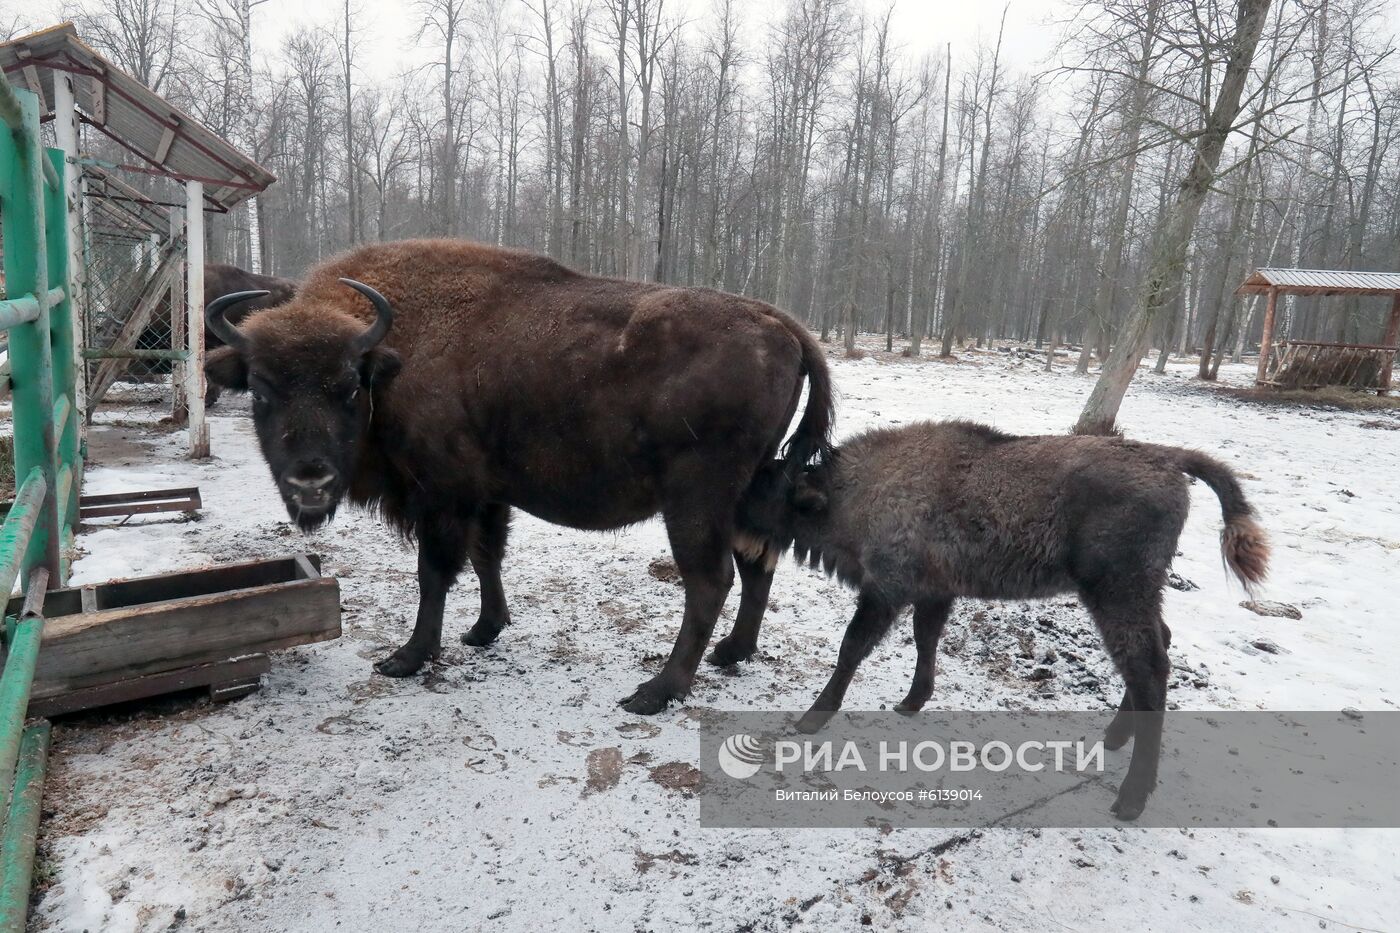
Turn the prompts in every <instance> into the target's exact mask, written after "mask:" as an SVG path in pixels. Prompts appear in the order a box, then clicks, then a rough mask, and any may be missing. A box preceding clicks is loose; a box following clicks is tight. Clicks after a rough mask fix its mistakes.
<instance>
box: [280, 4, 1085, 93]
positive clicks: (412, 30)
mask: <svg viewBox="0 0 1400 933" xmlns="http://www.w3.org/2000/svg"><path fill="white" fill-rule="evenodd" d="M353 2H357V3H358V4H359V7H360V9H361V11H362V12H361V13H360V15H359V17H358V19H359V21H360V23H361V24H362V25H361V42H362V47H361V48H362V51H361V54H360V60H361V61H362V62H363V63H364V70H365V72H366V74H367V76H368V77H371V78H378V77H388V76H390V75H392V74H394V73H395V72H397V71H400V70H402V69H403V68H404V67H406V66H408V65H409V64H411V62H412V59H413V53H414V45H415V43H414V36H415V34H416V32H417V25H418V14H417V13H416V11H415V9H414V6H415V5H414V3H413V2H412V0H353ZM854 2H855V3H856V5H857V6H860V5H864V6H865V7H866V8H867V9H869V10H871V11H883V10H885V9H886V8H887V7H888V5H889V3H888V0H854ZM783 6H784V3H783V2H782V0H745V2H741V3H740V4H739V8H740V10H741V11H742V12H741V17H742V21H743V24H744V31H743V33H742V36H743V41H744V45H745V46H746V47H748V48H750V49H753V48H756V47H758V46H759V45H760V44H761V42H762V40H763V37H764V34H765V32H766V30H767V26H768V19H769V17H771V16H772V15H774V14H775V12H776V11H780V10H781V9H782V7H783ZM342 8H343V0H271V2H269V3H265V4H263V5H262V6H259V7H257V8H256V9H255V10H254V13H253V27H254V35H255V41H256V43H257V45H258V47H259V48H261V49H262V50H263V51H264V53H266V52H271V51H275V50H276V48H277V46H278V45H279V43H280V42H281V40H282V37H283V36H284V35H285V34H286V33H287V32H289V31H291V30H292V29H295V28H296V27H297V26H298V25H303V24H304V25H307V26H329V25H333V24H336V23H338V22H339V21H340V16H341V10H342ZM666 8H667V9H668V10H675V11H677V12H678V13H680V14H682V15H684V16H685V18H686V19H687V20H688V21H690V22H691V23H694V24H696V25H697V26H703V25H704V23H705V20H706V17H707V15H708V13H709V11H710V9H711V3H710V0H667V3H666ZM1057 9H1062V4H1061V3H1060V2H1058V0H1012V2H1011V4H1010V7H1009V10H1008V13H1007V17H1006V34H1005V38H1004V41H1003V49H1004V54H1005V58H1006V60H1007V61H1008V62H1009V63H1011V64H1012V66H1013V67H1017V68H1021V69H1030V68H1033V67H1035V66H1037V65H1038V64H1039V63H1040V62H1041V61H1042V60H1044V59H1045V58H1046V56H1048V55H1049V53H1050V51H1051V46H1052V43H1053V40H1054V32H1055V30H1054V29H1053V28H1051V26H1050V21H1051V20H1052V18H1053V11H1055V10H1057ZM1001 12H1002V6H1001V5H1000V4H999V3H997V2H996V0H990V2H979V0H896V2H895V4H894V24H895V28H894V29H893V30H892V31H893V32H894V35H895V37H896V41H897V42H898V43H899V44H900V45H902V46H903V47H904V48H905V49H906V51H907V52H908V53H909V54H910V55H911V56H912V57H914V58H918V57H919V56H920V55H922V54H923V53H924V52H926V51H930V50H933V49H938V48H941V47H942V46H943V45H944V44H945V43H948V42H951V43H952V44H953V55H954V57H955V58H960V57H961V56H962V55H965V54H968V53H969V52H970V51H971V50H972V49H973V48H974V47H975V46H976V44H977V42H978V41H979V40H983V39H984V40H985V41H986V42H987V43H988V44H991V43H993V42H995V41H996V34H997V27H998V25H999V21H1000V19H1001Z"/></svg>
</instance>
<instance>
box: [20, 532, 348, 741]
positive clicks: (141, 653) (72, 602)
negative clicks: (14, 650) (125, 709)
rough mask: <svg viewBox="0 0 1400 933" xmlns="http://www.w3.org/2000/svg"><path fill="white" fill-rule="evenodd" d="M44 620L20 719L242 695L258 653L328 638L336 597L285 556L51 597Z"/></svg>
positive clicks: (262, 660)
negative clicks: (140, 702)
mask: <svg viewBox="0 0 1400 933" xmlns="http://www.w3.org/2000/svg"><path fill="white" fill-rule="evenodd" d="M21 602H22V600H19V599H15V600H11V601H10V604H9V608H8V610H7V612H8V614H11V615H16V614H18V613H19V612H20V609H21ZM44 616H45V622H44V634H43V643H42V650H41V651H40V652H39V660H38V664H37V666H36V667H35V671H34V686H33V689H32V691H31V693H30V702H29V715H31V716H52V715H55V714H58V713H70V712H74V711H76V710H82V709H90V708H92V707H97V706H106V705H109V704H112V703H120V702H125V701H127V700H137V699H143V698H146V697H152V696H159V695H161V694H166V693H173V692H176V691H180V690H188V689H191V688H197V687H208V688H209V690H210V695H211V696H213V697H214V698H215V699H231V698H233V697H235V696H242V695H243V694H245V693H248V692H250V691H252V690H254V689H256V688H257V685H258V678H259V677H260V676H261V675H262V674H264V673H266V672H267V670H268V660H267V652H269V651H274V650H276V649H278V648H290V647H292V646H294V645H305V644H310V643H312V642H318V641H328V640H330V639H332V638H338V637H339V636H340V587H339V584H338V583H337V582H336V580H335V579H334V578H333V577H323V576H321V564H320V559H319V558H317V557H314V556H309V555H297V556H294V557H285V558H280V559H276V560H256V561H248V562H246V563H238V564H225V565H221V566H217V567H208V568H205V569H202V570H191V571H185V572H182V573H168V574H161V575H159V576H154V577H141V578H137V579H131V580H113V581H111V582H108V583H99V584H97V585H95V586H84V587H73V588H68V589H59V590H51V591H49V593H48V595H47V598H46V600H45V602H44Z"/></svg>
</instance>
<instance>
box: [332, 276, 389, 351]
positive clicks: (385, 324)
mask: <svg viewBox="0 0 1400 933" xmlns="http://www.w3.org/2000/svg"><path fill="white" fill-rule="evenodd" d="M340 281H341V282H343V283H344V284H346V285H349V286H350V287H351V288H353V289H354V290H355V291H357V292H359V293H360V294H361V295H364V296H365V297H366V298H368V299H369V303H370V304H372V305H374V312H375V319H374V323H373V324H371V325H370V326H369V329H368V330H366V331H365V332H364V333H363V334H361V335H360V336H358V337H356V338H355V347H356V349H358V350H359V351H360V352H361V353H366V352H368V351H369V350H370V349H372V348H374V347H375V346H378V344H379V341H381V340H383V339H384V338H385V337H386V336H388V334H389V328H390V327H392V326H393V324H394V309H393V307H391V306H390V304H389V299H387V298H385V297H384V296H383V295H381V294H379V292H377V291H375V290H374V289H372V288H370V287H369V286H368V285H366V284H365V283H364V282H356V281H355V280H354V279H341V280H340Z"/></svg>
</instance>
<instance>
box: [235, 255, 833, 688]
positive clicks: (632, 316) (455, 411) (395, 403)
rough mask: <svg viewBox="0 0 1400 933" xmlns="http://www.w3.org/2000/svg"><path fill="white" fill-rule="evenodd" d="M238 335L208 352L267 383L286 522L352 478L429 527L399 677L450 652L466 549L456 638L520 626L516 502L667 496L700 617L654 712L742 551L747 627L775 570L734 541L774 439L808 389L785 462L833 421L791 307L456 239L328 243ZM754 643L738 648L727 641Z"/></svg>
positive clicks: (576, 517) (618, 511)
mask: <svg viewBox="0 0 1400 933" xmlns="http://www.w3.org/2000/svg"><path fill="white" fill-rule="evenodd" d="M342 276H344V277H348V278H353V279H356V280H358V281H360V282H363V283H365V284H367V285H369V286H371V287H372V288H374V289H377V290H378V291H379V292H380V293H382V294H383V296H384V297H385V298H387V300H388V302H389V303H390V304H391V305H392V306H393V312H394V315H393V326H392V329H391V330H390V331H389V333H388V337H387V338H386V339H384V341H383V342H382V343H381V344H380V345H378V346H374V347H371V348H369V349H368V350H364V351H360V350H357V349H356V347H355V341H356V339H357V335H359V334H361V333H362V332H364V331H365V330H366V325H367V324H368V323H369V322H370V321H371V320H373V319H374V312H373V311H372V310H371V308H370V307H369V305H368V304H367V302H366V301H365V299H364V298H362V297H360V296H359V295H357V294H356V293H355V292H353V291H351V290H350V289H349V288H347V287H346V286H345V285H344V284H342V283H341V282H340V281H339V279H340V278H341V277H342ZM243 335H244V336H245V337H246V345H245V346H242V347H241V348H234V347H228V348H225V349H223V350H219V351H217V352H216V353H214V354H211V355H210V357H209V360H208V364H207V369H208V372H209V377H210V379H211V380H212V381H214V382H216V383H218V384H220V385H224V386H227V387H230V388H235V389H248V388H251V390H252V391H253V392H254V395H255V399H254V412H253V413H254V419H255V422H256V425H257V430H258V437H259V440H260V442H261V445H262V449H263V453H264V455H265V457H266V458H267V460H268V463H269V465H270V466H271V468H272V471H273V476H274V477H275V479H276V480H277V483H278V486H279V488H280V490H281V491H282V494H283V498H284V499H285V501H286V503H287V507H288V510H289V512H290V513H291V514H292V515H293V517H294V518H296V520H297V521H298V522H299V523H300V524H301V525H302V526H303V527H305V528H312V527H315V526H317V525H319V524H320V523H321V522H324V521H326V520H327V519H329V518H330V517H331V515H332V514H333V513H334V511H335V508H336V505H337V504H338V502H339V501H340V499H341V498H342V497H344V496H346V495H348V496H349V498H350V500H351V501H352V502H355V503H358V504H361V505H366V506H369V507H373V508H377V509H378V510H379V511H380V512H381V513H382V514H383V516H384V517H385V518H386V519H387V520H388V521H389V522H390V523H391V524H392V525H393V526H394V527H396V528H397V529H398V530H399V531H400V532H401V533H403V534H404V535H405V536H407V537H409V538H413V539H416V540H417V542H418V544H419V561H418V567H419V574H418V575H419V585H420V596H421V598H420V603H419V611H418V620H417V624H416V625H415V627H414V631H413V636H412V637H411V638H410V639H409V641H408V642H407V644H405V645H403V646H402V647H401V648H399V649H398V650H397V651H395V652H394V653H393V654H392V655H391V656H390V657H388V658H386V659H385V660H383V661H381V662H380V663H379V664H378V665H377V667H378V669H379V670H380V671H381V672H382V673H385V674H388V675H391V676H405V675H408V674H411V673H413V672H415V671H417V670H418V669H419V668H420V667H421V666H422V665H423V663H424V662H425V661H426V660H428V659H429V658H431V657H433V656H435V655H436V654H437V652H438V650H439V644H440V638H441V627H442V612H443V602H444V600H445V598H446V593H447V590H448V588H449V587H450V586H451V585H452V583H453V581H454V580H455V579H456V577H457V575H458V573H459V572H460V570H461V569H462V568H463V566H464V565H465V563H466V562H467V561H468V560H470V561H471V563H472V566H473V569H474V570H475V571H476V574H477V577H478V579H479V580H480V583H481V615H480V618H479V619H478V621H477V623H476V625H475V626H474V627H473V628H472V630H471V631H470V632H468V633H467V635H466V636H465V637H464V641H466V642H467V643H468V644H471V645H478V646H484V645H487V644H490V643H491V641H492V640H494V639H495V637H496V635H497V634H498V633H499V632H500V630H501V628H502V627H503V626H504V625H505V624H506V623H507V622H508V621H509V612H508V610H507V608H506V603H505V596H504V592H503V590H502V587H501V581H500V562H501V556H502V554H503V552H504V549H505V540H506V529H507V523H508V520H509V514H510V509H511V508H512V507H518V508H521V509H524V510H525V511H527V512H530V513H531V514H533V515H536V516H538V517H540V518H543V519H545V520H547V521H551V522H555V523H558V524H562V525H568V526H571V527H575V528H591V529H607V528H618V527H621V526H623V525H627V524H631V523H633V522H639V521H642V520H643V519H646V518H648V517H650V516H652V515H654V514H656V513H657V512H660V513H661V514H662V515H663V516H664V518H665V521H666V529H667V533H668V535H669V537H670V541H671V548H672V551H673V553H674V555H675V558H676V564H677V566H678V568H679V570H680V573H681V576H682V579H683V581H684V584H685V592H686V598H685V616H684V620H683V622H682V625H681V632H680V636H679V638H678V639H677V642H676V647H675V649H674V651H673V652H672V653H671V657H670V659H669V660H668V661H667V662H666V665H665V667H664V668H663V669H662V671H661V673H660V674H658V675H657V676H656V677H655V678H653V679H652V680H650V681H648V682H647V683H645V684H642V685H641V686H640V687H639V688H638V689H637V691H636V692H635V693H634V694H633V695H632V696H631V697H630V698H628V700H627V701H625V705H626V706H627V708H628V709H629V710H631V711H633V712H637V713H652V712H656V711H658V710H660V709H663V708H664V707H665V706H666V704H667V703H668V702H669V701H670V700H672V699H677V698H679V697H682V696H684V695H685V694H686V692H687V691H688V690H689V688H690V685H691V682H692V679H693V677H694V673H695V667H696V665H697V664H698V663H699V659H700V655H701V653H702V652H703V650H704V647H705V645H706V643H707V642H708V641H709V637H710V633H711V631H712V629H713V626H714V623H715V620H716V618H717V616H718V614H719V610H720V607H721V606H722V605H723V603H724V599H725V595H726V593H727V592H728V589H729V587H730V585H731V582H732V579H733V574H734V565H735V559H736V556H737V560H738V566H739V572H740V577H741V578H742V581H743V597H742V600H741V603H740V609H739V615H740V616H741V617H742V618H744V619H746V620H751V624H752V625H753V626H754V627H755V628H756V627H757V619H758V618H759V617H761V616H762V613H763V610H764V607H765V606H766V604H767V595H768V587H769V585H770V583H771V581H772V567H771V564H766V563H765V562H764V561H763V560H761V559H760V560H753V559H750V558H749V557H746V556H744V555H743V554H738V555H736V556H731V549H732V548H733V546H734V536H735V535H734V532H735V529H734V517H735V510H736V506H737V503H738V502H739V499H740V497H741V496H742V495H743V494H744V491H745V490H746V488H747V487H748V485H749V482H750V480H751V479H752V477H753V476H754V474H755V471H756V470H757V469H758V467H759V466H760V465H761V464H764V463H767V462H768V461H769V460H770V459H771V458H773V457H774V456H775V455H776V454H777V452H778V447H779V445H780V444H781V442H782V438H783V436H784V433H785V431H786V429H787V426H788V424H789V422H790V421H791V419H792V417H793V415H794V413H795V411H796V408H797V405H798V402H799V399H800V397H801V393H802V390H803V388H804V384H805V386H806V387H807V388H808V390H809V398H808V402H807V406H806V409H805V411H804V413H803V415H802V418H801V420H800V421H799V423H798V426H797V428H796V429H795V432H794V434H793V437H792V439H791V441H790V442H789V445H788V448H787V452H786V456H785V460H784V464H785V466H784V472H785V474H786V475H788V476H795V475H796V474H797V473H798V471H799V470H800V468H801V466H802V465H803V464H805V463H807V462H808V461H809V460H810V459H811V458H812V457H813V456H814V455H816V454H818V453H819V452H820V451H822V450H824V449H825V447H826V445H827V436H828V432H829V430H830V423H831V387H830V383H829V380H828V376H827V368H826V363H825V360H824V358H823V356H822V353H821V351H820V348H819V347H818V346H817V345H816V342H815V341H814V340H813V338H812V337H811V336H810V335H809V334H808V333H807V332H806V331H805V330H804V329H803V328H802V327H801V326H800V325H799V324H797V323H796V322H795V321H793V320H792V319H791V318H789V317H788V316H787V315H785V314H783V313H782V312H780V311H778V310H777V309H775V308H772V307H770V306H769V305H766V304H763V303H762V302H759V301H753V300H750V299H746V298H740V297H737V296H734V295H727V294H724V293H721V292H716V291H711V290H709V289H689V288H673V287H667V286H663V285H647V284H640V283H634V282H624V281H620V280H615V279H605V278H597V277H594V276H588V275H582V274H579V273H576V272H573V271H571V270H569V269H567V268H565V267H563V266H561V265H559V264H558V263H556V262H554V261H552V260H550V259H547V258H544V257H541V256H535V255H532V254H529V253H524V252H518V251H515V250H507V249H500V248H496V247H491V246H483V245H479V244H473V243H466V242H461V241H452V240H425V241H408V242H401V243H392V244H382V245H376V246H368V247H365V248H362V249H359V250H356V251H355V252H352V253H349V254H347V255H345V256H342V257H339V258H337V259H333V260H331V261H329V262H327V263H324V264H323V265H321V266H319V267H318V268H316V269H315V270H313V271H312V272H311V273H310V274H309V275H308V276H307V278H306V281H305V283H304V284H303V285H302V287H301V289H300V291H299V292H298V294H297V296H296V298H295V299H294V300H292V301H291V302H289V303H288V304H286V305H284V306H282V307H280V308H275V309H272V310H268V311H263V312H259V313H257V314H254V315H253V316H251V317H250V318H249V319H248V320H247V322H246V323H245V324H244V327H243ZM240 342H241V341H240ZM361 354H362V355H361ZM743 649H744V646H743V645H737V646H736V645H734V644H732V643H731V645H730V650H731V651H732V652H733V657H730V658H729V660H737V659H739V658H741V657H746V656H747V652H746V651H745V650H743ZM749 650H750V651H751V650H752V649H751V648H750V649H749Z"/></svg>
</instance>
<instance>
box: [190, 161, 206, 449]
mask: <svg viewBox="0 0 1400 933" xmlns="http://www.w3.org/2000/svg"><path fill="white" fill-rule="evenodd" d="M185 258H186V260H187V263H186V266H187V268H186V269H185V277H186V282H188V288H187V290H186V292H185V312H186V321H187V323H186V325H185V339H186V340H187V341H188V342H187V344H186V346H188V347H189V351H190V356H189V361H188V362H187V363H186V364H185V405H186V407H187V408H188V409H189V413H190V457H192V458H194V459H199V458H201V457H207V456H209V425H208V424H206V423H205V421H204V184H203V183H202V182H198V181H187V182H185Z"/></svg>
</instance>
